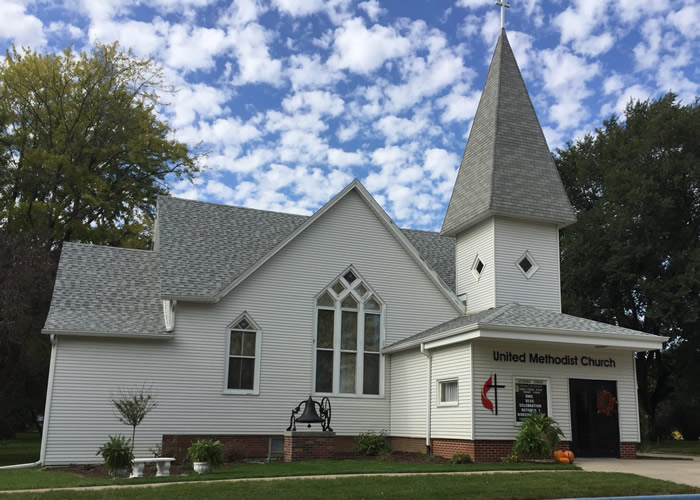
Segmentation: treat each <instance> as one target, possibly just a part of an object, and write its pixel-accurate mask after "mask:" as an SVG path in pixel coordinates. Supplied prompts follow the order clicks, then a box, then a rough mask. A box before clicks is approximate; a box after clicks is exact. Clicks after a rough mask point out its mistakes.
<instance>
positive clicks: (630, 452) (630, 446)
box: [620, 443, 637, 460]
mask: <svg viewBox="0 0 700 500" xmlns="http://www.w3.org/2000/svg"><path fill="white" fill-rule="evenodd" d="M620 458H621V459H622V460H635V459H636V458H637V443H620Z"/></svg>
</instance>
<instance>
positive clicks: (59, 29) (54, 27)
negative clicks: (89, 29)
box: [46, 21, 83, 40]
mask: <svg viewBox="0 0 700 500" xmlns="http://www.w3.org/2000/svg"><path fill="white" fill-rule="evenodd" d="M46 32H47V33H51V34H56V35H61V36H65V37H66V38H68V39H71V40H78V39H81V38H82V37H83V30H81V29H80V28H78V27H77V26H75V25H74V24H70V23H64V22H63V21H54V22H52V23H51V24H49V26H48V28H47V29H46Z"/></svg>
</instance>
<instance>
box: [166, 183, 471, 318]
mask: <svg viewBox="0 0 700 500" xmlns="http://www.w3.org/2000/svg"><path fill="white" fill-rule="evenodd" d="M352 190H355V191H356V192H357V194H358V195H360V197H361V198H362V199H363V200H364V201H365V203H366V204H367V206H369V207H370V209H371V210H372V211H374V213H375V215H376V216H377V217H378V218H379V220H380V221H382V223H383V224H384V225H385V226H386V227H387V228H388V229H389V231H390V233H391V234H392V235H393V236H394V238H396V239H397V240H398V242H399V243H400V244H401V246H402V247H403V248H404V250H405V251H406V252H407V253H408V254H409V255H410V256H411V257H412V258H413V260H414V261H415V262H416V263H417V264H418V266H419V267H421V268H422V269H423V270H424V271H425V273H426V274H427V275H428V277H429V278H430V279H431V280H432V281H433V283H434V284H435V285H436V286H437V287H438V289H439V290H440V291H441V292H442V293H443V295H445V297H446V298H447V299H448V300H449V301H450V303H451V304H452V305H453V306H454V308H455V309H456V310H457V311H458V312H459V313H460V314H461V313H463V312H464V310H463V309H464V307H463V305H462V303H461V302H460V301H459V298H458V297H457V295H455V293H454V292H453V291H452V290H450V289H449V288H448V287H447V285H445V283H444V282H443V281H442V279H440V277H439V276H438V275H437V273H435V271H433V270H432V269H431V268H430V266H428V264H427V263H426V262H425V261H424V260H423V259H422V258H421V256H420V254H418V251H417V250H416V249H415V247H414V246H413V245H412V244H411V242H410V241H408V238H406V236H404V234H403V233H402V232H401V230H400V229H399V228H398V227H396V224H394V222H393V221H392V220H391V218H390V217H389V216H388V215H387V214H386V212H385V211H384V209H382V207H381V206H380V205H379V204H378V203H377V201H376V200H375V199H374V198H372V195H371V194H370V193H369V191H367V189H365V187H364V186H363V185H362V183H360V181H359V180H357V179H354V180H353V181H352V182H351V183H350V184H348V185H347V186H345V188H344V189H342V190H341V191H340V192H339V193H338V194H336V195H335V196H334V197H333V198H331V200H330V201H329V202H328V203H326V204H325V205H323V206H322V207H321V208H319V209H318V210H317V211H316V213H314V214H313V215H312V216H311V217H309V218H308V219H306V220H305V221H304V222H303V223H302V224H301V225H300V226H299V227H297V228H296V229H295V230H294V231H292V232H291V233H290V234H289V235H288V236H287V237H286V238H284V239H283V240H282V241H280V242H279V243H278V244H277V245H276V246H275V247H274V248H272V249H271V250H270V251H269V252H267V253H266V254H265V255H263V256H262V257H261V258H260V259H259V260H258V261H257V262H256V263H255V264H253V265H252V266H250V267H249V268H248V269H246V270H245V272H243V273H242V274H241V275H240V276H238V277H237V278H236V279H235V280H234V281H233V282H232V283H230V284H229V285H227V286H225V287H224V288H222V289H221V290H220V291H219V292H217V294H216V295H215V296H214V297H213V300H212V301H213V302H218V301H219V300H221V299H222V298H223V297H225V296H226V294H228V293H229V292H230V291H231V290H233V289H234V288H236V287H237V286H238V285H239V284H240V283H242V282H243V281H244V280H245V279H246V278H248V276H250V275H251V274H253V273H254V272H255V271H256V270H258V269H259V268H260V267H261V266H263V265H264V264H265V263H266V262H267V261H268V260H270V259H271V258H272V257H273V256H274V255H275V254H277V252H279V251H280V250H282V249H283V248H284V247H285V246H287V244H289V243H290V242H291V241H292V240H293V239H294V238H296V237H297V236H299V234H301V233H302V232H304V230H305V229H306V228H308V227H309V226H310V225H311V224H313V223H314V222H316V220H317V219H318V218H319V217H321V216H322V215H323V214H324V213H326V212H327V211H328V210H330V209H331V208H332V207H333V206H335V205H336V204H337V203H338V202H339V201H340V200H342V199H343V198H344V197H345V196H346V195H347V194H348V193H349V192H350V191H352ZM163 298H173V299H175V297H163ZM180 300H183V301H185V300H188V299H187V298H184V297H182V298H180ZM201 301H202V302H206V300H201Z"/></svg>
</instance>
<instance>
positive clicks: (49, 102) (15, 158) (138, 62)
mask: <svg viewBox="0 0 700 500" xmlns="http://www.w3.org/2000/svg"><path fill="white" fill-rule="evenodd" d="M167 90H168V89H167V88H166V87H164V85H163V79H162V72H161V69H160V67H159V66H157V65H156V64H155V63H154V62H153V61H151V60H142V59H139V58H136V57H134V56H132V55H131V54H130V53H124V52H122V51H120V49H119V47H118V45H117V44H116V43H114V44H111V45H100V44H98V45H97V46H96V47H95V50H94V51H93V52H92V53H89V54H88V53H85V52H81V53H75V52H74V51H73V50H72V49H70V48H68V49H66V50H64V51H63V52H62V53H60V54H38V53H36V52H33V51H31V50H24V51H23V52H19V51H17V50H16V49H14V48H13V50H12V51H11V52H8V53H7V56H6V59H5V62H4V64H3V65H2V66H0V120H2V127H0V130H1V132H0V158H1V161H2V169H1V170H0V223H2V224H3V225H4V226H5V227H6V228H7V229H8V230H9V231H12V232H17V231H23V232H26V231H29V232H34V231H37V230H44V229H47V230H48V231H49V234H50V236H51V238H52V240H53V241H57V242H60V241H73V240H75V241H84V242H91V243H97V244H106V245H114V246H141V247H143V246H144V245H145V244H146V241H147V237H148V234H147V233H148V232H147V229H148V228H149V227H150V223H151V221H152V219H153V215H154V213H155V201H156V198H157V196H158V195H160V194H166V193H167V187H166V184H165V183H166V180H167V179H168V178H189V179H191V178H192V177H193V175H194V174H195V173H196V172H197V161H196V158H193V157H191V156H190V155H189V151H188V149H187V146H185V145H184V144H182V143H180V142H178V141H175V140H173V139H172V138H171V132H172V131H171V129H170V128H169V127H168V125H167V123H165V122H164V121H162V120H161V119H159V117H158V115H157V112H158V106H159V95H160V93H161V92H163V91H167Z"/></svg>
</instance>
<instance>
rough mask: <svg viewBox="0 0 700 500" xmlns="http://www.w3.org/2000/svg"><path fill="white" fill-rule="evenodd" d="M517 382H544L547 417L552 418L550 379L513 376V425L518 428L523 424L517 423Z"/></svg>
mask: <svg viewBox="0 0 700 500" xmlns="http://www.w3.org/2000/svg"><path fill="white" fill-rule="evenodd" d="M518 380H544V381H545V385H546V386H547V416H548V417H552V416H553V415H552V380H551V379H550V377H530V376H526V375H513V425H514V426H515V427H520V426H521V425H522V424H523V423H522V422H518V405H517V403H516V401H515V384H516V383H517V381H518Z"/></svg>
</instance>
